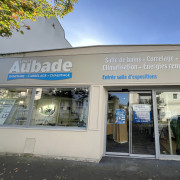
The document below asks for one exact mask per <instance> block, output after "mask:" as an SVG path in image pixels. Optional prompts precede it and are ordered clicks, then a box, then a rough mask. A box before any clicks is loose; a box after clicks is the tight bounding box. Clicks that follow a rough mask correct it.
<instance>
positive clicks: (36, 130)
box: [0, 45, 180, 162]
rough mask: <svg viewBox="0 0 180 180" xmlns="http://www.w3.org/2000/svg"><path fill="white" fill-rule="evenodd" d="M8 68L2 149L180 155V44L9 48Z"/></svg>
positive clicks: (0, 65)
mask: <svg viewBox="0 0 180 180" xmlns="http://www.w3.org/2000/svg"><path fill="white" fill-rule="evenodd" d="M0 73H1V78H0V144H1V145H0V153H16V154H33V155H36V156H50V157H57V158H66V159H75V160H86V161H96V162H98V161H100V160H101V158H102V157H103V156H106V155H109V156H117V157H119V156H127V157H138V158H141V157H142V158H156V159H176V160H179V159H180V158H179V155H180V78H179V77H180V46H179V45H142V46H141V45H139V46H96V47H83V48H69V49H62V50H50V51H39V52H28V53H17V54H9V55H7V54H6V55H1V56H0Z"/></svg>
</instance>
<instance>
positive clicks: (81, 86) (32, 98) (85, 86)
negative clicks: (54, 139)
mask: <svg viewBox="0 0 180 180" xmlns="http://www.w3.org/2000/svg"><path fill="white" fill-rule="evenodd" d="M0 88H4V89H6V88H7V89H13V88H17V89H20V88H27V89H28V88H29V89H32V93H31V98H30V103H29V112H28V116H27V120H26V123H25V124H24V125H15V124H12V125H0V128H7V129H8V128H16V129H40V130H62V131H69V130H70V131H87V129H88V125H89V117H90V97H91V87H90V85H77V86H36V87H34V86H26V87H22V86H18V87H17V86H1V87H0ZM38 88H42V89H43V88H62V89H64V88H72V89H73V88H87V89H88V92H89V94H88V111H87V112H88V115H87V124H86V127H77V126H66V127H64V126H36V125H30V123H31V117H32V112H33V106H34V99H35V95H36V89H38Z"/></svg>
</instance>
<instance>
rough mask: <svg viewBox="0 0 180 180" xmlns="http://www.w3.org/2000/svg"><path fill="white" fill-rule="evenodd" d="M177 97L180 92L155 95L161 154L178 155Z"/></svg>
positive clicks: (179, 107) (179, 121)
mask: <svg viewBox="0 0 180 180" xmlns="http://www.w3.org/2000/svg"><path fill="white" fill-rule="evenodd" d="M179 95H180V92H163V91H161V92H157V93H156V101H157V110H158V128H159V142H160V153H161V154H166V155H180V100H179V99H178V98H177V97H178V96H179ZM172 97H173V98H172Z"/></svg>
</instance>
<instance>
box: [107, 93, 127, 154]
mask: <svg viewBox="0 0 180 180" xmlns="http://www.w3.org/2000/svg"><path fill="white" fill-rule="evenodd" d="M128 107H129V95H128V93H120V92H119V93H118V92H117V93H114V92H109V93H108V109H107V145H106V150H107V151H108V152H121V153H128V152H129V139H128V134H129V111H128Z"/></svg>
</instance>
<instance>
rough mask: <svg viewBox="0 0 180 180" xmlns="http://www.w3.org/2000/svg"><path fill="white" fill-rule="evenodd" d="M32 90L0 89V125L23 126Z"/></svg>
mask: <svg viewBox="0 0 180 180" xmlns="http://www.w3.org/2000/svg"><path fill="white" fill-rule="evenodd" d="M31 94H32V89H26V88H0V125H25V124H26V120H27V116H28V112H29V104H30V98H31Z"/></svg>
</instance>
